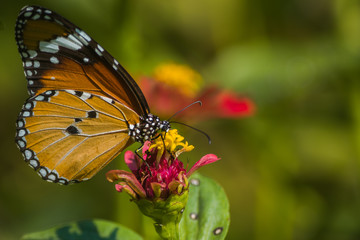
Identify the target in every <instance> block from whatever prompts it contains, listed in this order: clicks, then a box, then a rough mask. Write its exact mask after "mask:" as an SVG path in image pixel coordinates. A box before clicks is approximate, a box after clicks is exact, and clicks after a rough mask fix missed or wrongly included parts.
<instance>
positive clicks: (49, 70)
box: [15, 6, 149, 115]
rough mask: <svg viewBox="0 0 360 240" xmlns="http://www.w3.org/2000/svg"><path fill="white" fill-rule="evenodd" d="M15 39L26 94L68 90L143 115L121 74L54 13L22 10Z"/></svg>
mask: <svg viewBox="0 0 360 240" xmlns="http://www.w3.org/2000/svg"><path fill="white" fill-rule="evenodd" d="M15 38H16V42H17V44H18V49H19V52H20V54H21V56H22V60H23V63H24V70H25V76H26V78H27V79H28V89H29V92H30V95H35V94H37V93H41V92H44V91H46V90H61V89H65V90H66V89H73V90H79V91H85V92H88V93H94V94H98V95H102V96H106V97H110V98H113V99H115V100H117V101H119V102H122V103H123V104H125V105H127V106H128V107H131V108H132V109H134V110H135V112H137V113H138V114H139V115H145V114H147V113H149V107H148V105H147V103H146V100H145V97H144V96H143V94H142V92H141V90H140V88H139V87H138V85H137V84H136V83H135V81H134V80H133V79H132V77H131V76H130V75H129V74H128V73H127V72H126V70H125V69H124V68H123V67H122V66H121V65H120V64H119V63H118V62H117V61H116V60H115V59H114V58H113V57H112V56H111V55H110V54H109V53H108V52H107V51H105V50H104V49H103V48H102V47H101V46H100V45H99V44H98V43H97V42H96V41H94V40H93V39H92V38H90V37H89V35H87V34H86V33H85V32H84V31H83V30H81V29H80V28H78V27H77V26H75V25H74V24H72V23H71V22H70V21H68V20H66V19H65V18H63V17H61V16H60V15H58V14H56V13H54V12H52V11H50V10H48V9H45V8H42V7H36V6H30V7H24V8H23V9H22V10H21V12H20V14H19V16H18V18H17V22H16V26H15Z"/></svg>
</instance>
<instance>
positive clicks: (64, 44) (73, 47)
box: [51, 37, 81, 50]
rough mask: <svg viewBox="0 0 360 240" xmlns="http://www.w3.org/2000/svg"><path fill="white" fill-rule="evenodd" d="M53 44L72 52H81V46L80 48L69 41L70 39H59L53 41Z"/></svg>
mask: <svg viewBox="0 0 360 240" xmlns="http://www.w3.org/2000/svg"><path fill="white" fill-rule="evenodd" d="M51 42H52V43H54V44H58V45H59V46H62V47H65V48H68V49H71V50H79V49H80V48H81V45H80V46H79V45H78V44H77V42H79V41H77V42H76V43H75V42H73V41H71V40H69V39H68V38H64V37H57V38H56V39H55V40H51Z"/></svg>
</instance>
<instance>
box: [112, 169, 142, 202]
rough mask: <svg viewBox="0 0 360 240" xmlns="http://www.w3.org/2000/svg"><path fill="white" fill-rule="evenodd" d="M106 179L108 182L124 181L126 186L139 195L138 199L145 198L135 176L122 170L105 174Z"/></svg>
mask: <svg viewBox="0 0 360 240" xmlns="http://www.w3.org/2000/svg"><path fill="white" fill-rule="evenodd" d="M106 178H107V180H108V181H109V182H114V181H125V182H126V183H127V185H128V186H129V187H130V188H131V189H132V190H134V192H136V194H138V195H139V197H140V198H145V197H146V193H145V190H144V188H143V187H142V186H141V184H140V183H139V181H138V180H137V179H136V177H135V175H134V174H132V173H130V172H127V171H124V170H111V171H109V172H107V173H106Z"/></svg>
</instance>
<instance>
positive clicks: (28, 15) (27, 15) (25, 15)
mask: <svg viewBox="0 0 360 240" xmlns="http://www.w3.org/2000/svg"><path fill="white" fill-rule="evenodd" d="M31 14H32V12H26V13H24V17H30V16H31Z"/></svg>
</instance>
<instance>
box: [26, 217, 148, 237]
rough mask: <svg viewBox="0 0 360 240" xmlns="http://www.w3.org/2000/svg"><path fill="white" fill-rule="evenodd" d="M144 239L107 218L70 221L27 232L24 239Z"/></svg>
mask: <svg viewBox="0 0 360 240" xmlns="http://www.w3.org/2000/svg"><path fill="white" fill-rule="evenodd" d="M85 239H86V240H95V239H96V240H116V239H122V240H127V239H128V240H142V239H143V238H142V237H140V236H139V235H138V234H137V233H135V232H133V231H132V230H130V229H128V228H126V227H124V226H121V225H119V224H116V223H113V222H109V221H105V220H98V219H94V220H84V221H78V222H70V223H67V224H64V225H61V226H57V227H54V228H50V229H48V230H45V231H41V232H35V233H30V234H26V235H24V236H23V237H22V240H85Z"/></svg>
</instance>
